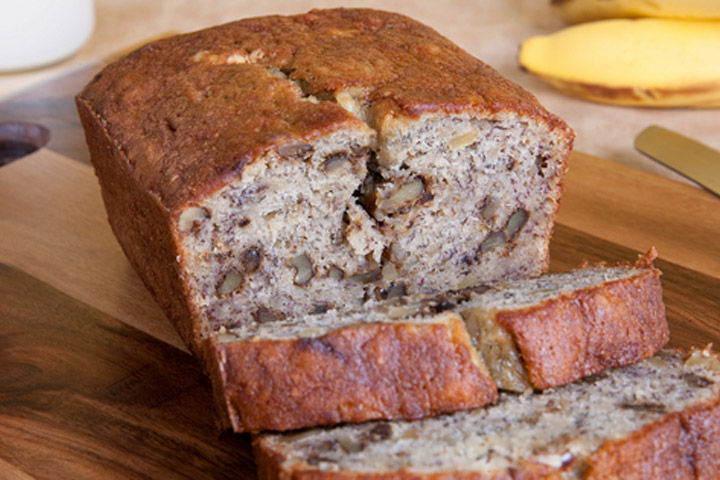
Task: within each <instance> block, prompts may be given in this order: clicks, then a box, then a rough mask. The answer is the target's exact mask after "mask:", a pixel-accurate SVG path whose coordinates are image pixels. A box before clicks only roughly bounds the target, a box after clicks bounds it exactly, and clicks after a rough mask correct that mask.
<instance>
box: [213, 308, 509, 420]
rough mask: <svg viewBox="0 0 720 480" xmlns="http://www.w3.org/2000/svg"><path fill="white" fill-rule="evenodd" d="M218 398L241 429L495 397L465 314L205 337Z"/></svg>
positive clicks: (404, 414) (419, 412) (432, 411)
mask: <svg viewBox="0 0 720 480" xmlns="http://www.w3.org/2000/svg"><path fill="white" fill-rule="evenodd" d="M206 347H207V348H206V364H208V365H209V367H210V368H211V369H212V371H211V377H212V380H213V386H214V391H215V395H216V401H217V402H218V403H219V404H220V406H221V408H220V410H221V411H224V412H228V413H227V414H228V416H229V417H228V418H226V421H227V422H228V423H229V424H230V425H231V426H232V428H233V429H234V430H235V431H238V432H243V431H249V432H258V431H261V430H289V429H296V428H303V427H309V426H314V425H331V424H336V423H341V422H361V421H365V420H371V419H378V418H403V419H417V418H422V417H426V416H429V415H436V414H440V413H446V412H452V411H457V410H463V409H469V408H474V407H479V406H482V405H485V404H487V403H490V402H493V401H494V400H495V399H496V398H497V391H496V389H495V385H494V383H493V382H492V380H491V379H490V377H489V376H488V375H487V373H485V372H484V371H483V370H481V369H480V368H479V367H478V365H477V364H476V363H475V360H474V357H473V355H474V352H473V350H472V347H471V346H470V344H469V339H468V337H467V334H465V331H464V328H463V326H462V320H460V319H459V317H458V318H457V319H455V320H454V321H450V322H448V323H447V324H445V323H435V324H413V323H392V324H367V325H361V326H353V327H346V328H341V329H337V330H333V331H331V332H330V333H328V334H326V335H323V336H321V337H318V338H301V339H289V340H270V339H256V340H248V341H234V342H226V343H221V342H218V341H217V340H215V339H211V340H209V341H208V342H207V343H206Z"/></svg>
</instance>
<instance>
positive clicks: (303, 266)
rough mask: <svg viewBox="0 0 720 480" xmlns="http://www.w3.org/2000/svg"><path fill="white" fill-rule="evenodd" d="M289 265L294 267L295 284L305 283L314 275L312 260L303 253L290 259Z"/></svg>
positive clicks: (301, 284)
mask: <svg viewBox="0 0 720 480" xmlns="http://www.w3.org/2000/svg"><path fill="white" fill-rule="evenodd" d="M290 266H291V267H294V268H295V285H300V286H303V285H307V283H308V282H309V281H310V279H311V278H312V277H313V276H314V275H315V271H314V270H313V265H312V261H311V260H310V257H308V256H307V254H305V253H303V254H301V255H298V256H297V257H294V258H293V259H292V260H290Z"/></svg>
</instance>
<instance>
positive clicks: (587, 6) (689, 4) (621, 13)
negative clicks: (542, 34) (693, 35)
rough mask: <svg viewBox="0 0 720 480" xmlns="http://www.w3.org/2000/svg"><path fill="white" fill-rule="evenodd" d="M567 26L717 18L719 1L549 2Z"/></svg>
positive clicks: (625, 0) (568, 0)
mask: <svg viewBox="0 0 720 480" xmlns="http://www.w3.org/2000/svg"><path fill="white" fill-rule="evenodd" d="M551 4H552V7H553V10H554V11H555V13H556V14H557V15H558V16H559V17H560V18H562V19H563V20H564V21H566V22H568V23H581V22H589V21H593V20H602V19H607V18H639V17H653V18H677V19H686V20H700V19H720V0H652V1H648V0H551Z"/></svg>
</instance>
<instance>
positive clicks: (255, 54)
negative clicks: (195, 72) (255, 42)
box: [192, 49, 265, 65]
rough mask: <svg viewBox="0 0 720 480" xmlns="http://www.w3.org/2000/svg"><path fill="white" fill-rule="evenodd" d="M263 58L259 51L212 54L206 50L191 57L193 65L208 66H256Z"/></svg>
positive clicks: (263, 54)
mask: <svg viewBox="0 0 720 480" xmlns="http://www.w3.org/2000/svg"><path fill="white" fill-rule="evenodd" d="M264 58H265V52H263V51H262V50H260V49H256V50H253V51H251V52H247V51H245V50H238V51H235V52H223V53H212V52H210V51H208V50H200V51H198V52H197V53H196V54H195V55H193V56H192V60H193V62H195V63H205V64H209V65H243V64H256V63H259V62H260V61H261V60H263V59H264Z"/></svg>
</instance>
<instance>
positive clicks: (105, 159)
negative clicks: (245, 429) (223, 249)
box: [76, 98, 200, 349]
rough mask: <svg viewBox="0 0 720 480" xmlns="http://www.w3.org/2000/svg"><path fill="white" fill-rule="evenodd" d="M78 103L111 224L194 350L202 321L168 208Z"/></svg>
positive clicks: (99, 121) (100, 124)
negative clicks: (197, 320)
mask: <svg viewBox="0 0 720 480" xmlns="http://www.w3.org/2000/svg"><path fill="white" fill-rule="evenodd" d="M76 103H77V108H78V113H79V116H80V121H81V123H82V125H83V129H84V130H85V136H86V138H87V143H88V146H89V148H90V155H91V157H92V159H93V164H94V166H95V173H96V175H97V177H98V181H99V183H100V186H101V193H102V196H103V201H104V203H105V208H106V210H107V213H108V221H109V223H110V226H111V227H112V230H113V232H114V234H115V236H116V237H117V238H118V240H119V243H120V246H121V247H122V249H123V251H124V252H125V255H126V257H127V258H128V260H129V261H130V263H131V264H132V266H133V268H134V269H135V271H137V272H141V275H140V277H141V279H142V280H143V282H144V283H145V285H146V286H147V288H148V289H149V290H150V292H151V293H152V295H153V297H154V298H155V300H156V301H157V302H158V304H159V305H160V307H161V308H162V309H163V311H164V312H165V313H166V315H167V316H168V317H169V318H170V320H171V321H172V322H173V324H174V325H175V328H176V329H177V330H178V332H179V333H180V335H181V337H182V338H183V340H184V341H185V343H186V345H188V346H189V347H190V348H191V349H192V348H193V346H194V345H195V339H196V338H197V337H198V335H199V328H200V325H198V324H194V323H193V322H192V320H191V319H192V318H194V312H193V311H192V306H191V304H190V303H189V302H188V301H187V300H186V298H187V295H186V290H185V289H186V287H185V285H184V284H183V283H182V278H183V275H182V272H180V271H179V266H178V263H177V261H176V256H177V255H178V250H177V247H176V245H175V243H174V242H173V235H172V233H171V229H172V227H171V224H170V219H169V218H168V212H167V210H166V209H165V207H164V206H163V205H162V203H161V202H159V201H158V199H157V198H156V197H154V196H153V195H151V194H150V193H149V192H147V191H146V190H145V189H144V187H143V185H142V184H140V183H139V182H137V181H136V179H135V178H134V177H133V175H132V173H131V172H130V171H129V170H128V165H127V163H126V162H125V161H124V159H123V158H122V152H121V151H120V150H119V149H117V148H115V146H114V143H113V140H112V138H111V137H110V136H109V134H108V132H107V130H106V129H105V128H104V126H103V121H102V119H100V118H98V117H97V116H96V115H95V114H94V113H93V111H92V109H91V108H90V107H89V106H88V105H87V103H86V102H85V101H84V100H83V99H81V98H78V99H76Z"/></svg>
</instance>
